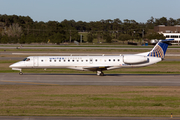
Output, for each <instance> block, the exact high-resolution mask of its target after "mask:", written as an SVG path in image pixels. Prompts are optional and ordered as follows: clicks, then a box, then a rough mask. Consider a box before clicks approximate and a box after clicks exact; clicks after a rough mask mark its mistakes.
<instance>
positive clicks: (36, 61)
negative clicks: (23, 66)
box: [33, 57, 39, 67]
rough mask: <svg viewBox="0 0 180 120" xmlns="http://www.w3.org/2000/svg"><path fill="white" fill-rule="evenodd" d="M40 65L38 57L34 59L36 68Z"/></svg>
mask: <svg viewBox="0 0 180 120" xmlns="http://www.w3.org/2000/svg"><path fill="white" fill-rule="evenodd" d="M38 65H39V64H38V57H34V58H33V66H34V67H37V66H38Z"/></svg>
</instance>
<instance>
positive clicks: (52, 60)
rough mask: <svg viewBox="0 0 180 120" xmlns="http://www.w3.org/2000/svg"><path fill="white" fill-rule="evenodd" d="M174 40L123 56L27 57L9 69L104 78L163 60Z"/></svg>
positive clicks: (167, 40)
mask: <svg viewBox="0 0 180 120" xmlns="http://www.w3.org/2000/svg"><path fill="white" fill-rule="evenodd" d="M172 40H174V39H166V40H160V41H159V42H158V43H157V44H156V45H155V46H154V48H153V49H152V50H151V51H149V52H145V53H139V54H132V55H131V54H124V55H121V54H120V55H117V56H104V55H102V56H72V55H71V56H29V57H27V58H25V59H24V60H23V61H20V62H17V63H14V64H12V65H10V66H9V67H10V68H12V70H19V71H20V72H19V74H20V75H22V74H23V72H22V69H27V68H43V69H47V68H69V69H75V70H83V71H96V73H97V75H98V76H104V73H103V71H105V70H112V69H118V68H135V67H144V66H148V65H152V64H155V63H157V62H160V61H162V60H163V59H164V57H165V53H166V50H167V48H168V45H171V43H170V42H171V41H172Z"/></svg>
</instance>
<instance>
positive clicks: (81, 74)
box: [23, 73, 180, 77]
mask: <svg viewBox="0 0 180 120" xmlns="http://www.w3.org/2000/svg"><path fill="white" fill-rule="evenodd" d="M23 75H76V76H78V75H80V76H83V75H86V76H87V75H88V76H97V75H96V74H93V73H92V74H83V73H70V74H68V73H24V74H23ZM179 75H180V74H105V75H104V77H105V76H179ZM100 77H103V76H100Z"/></svg>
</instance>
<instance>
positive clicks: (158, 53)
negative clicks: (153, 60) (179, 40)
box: [148, 45, 164, 58]
mask: <svg viewBox="0 0 180 120" xmlns="http://www.w3.org/2000/svg"><path fill="white" fill-rule="evenodd" d="M148 56H152V57H160V58H164V51H163V49H162V48H161V46H159V45H156V46H155V47H154V49H153V50H152V51H150V53H149V54H148Z"/></svg>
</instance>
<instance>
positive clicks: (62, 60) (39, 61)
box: [10, 55, 161, 71]
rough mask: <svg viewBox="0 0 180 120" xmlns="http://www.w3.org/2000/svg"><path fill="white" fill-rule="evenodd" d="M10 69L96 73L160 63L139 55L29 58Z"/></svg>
mask: <svg viewBox="0 0 180 120" xmlns="http://www.w3.org/2000/svg"><path fill="white" fill-rule="evenodd" d="M27 59H29V60H28V61H27V60H25V61H20V62H17V63H14V64H12V65H11V66H10V67H11V68H12V69H14V70H20V69H25V68H70V69H76V70H90V71H97V69H101V70H111V69H117V68H122V67H143V66H148V65H151V64H154V63H157V62H159V61H161V58H158V57H149V56H141V55H123V56H30V57H27Z"/></svg>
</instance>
